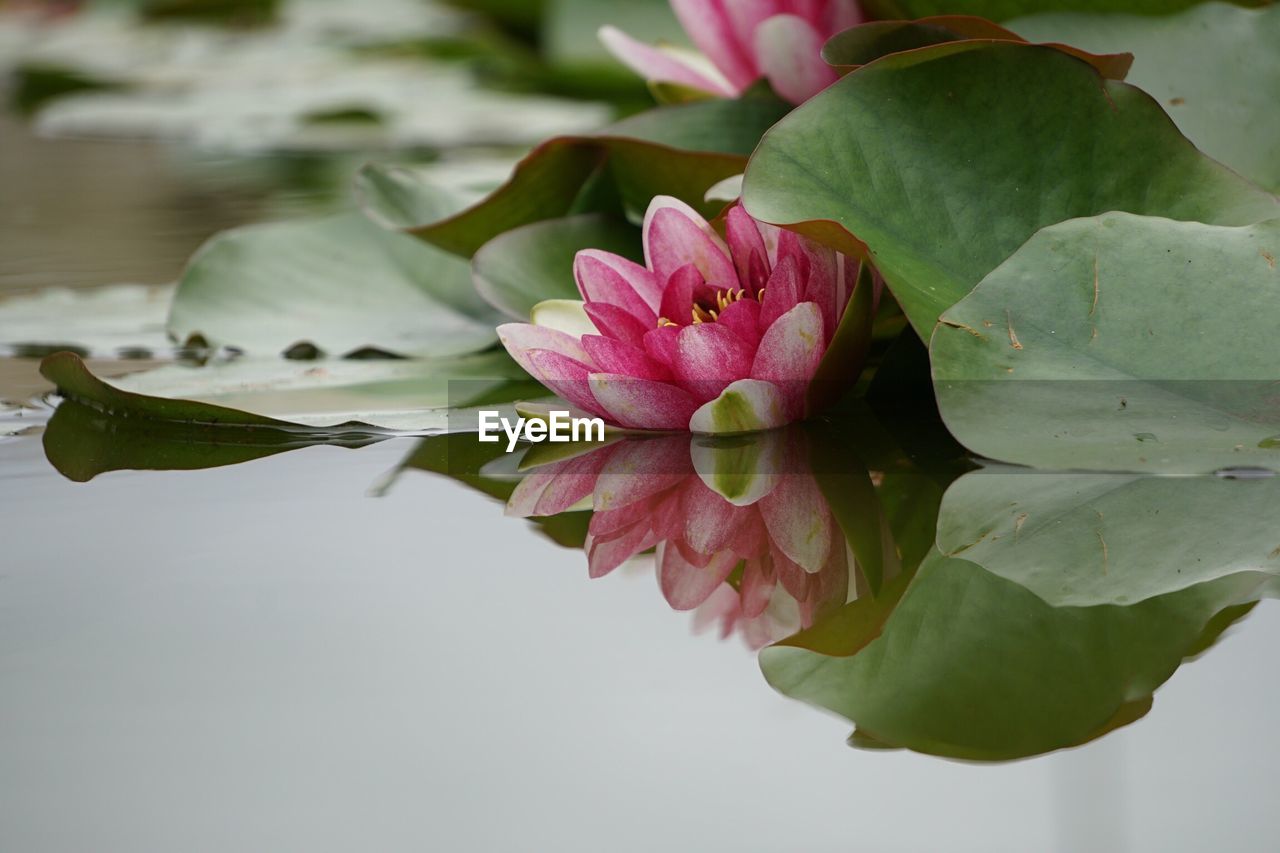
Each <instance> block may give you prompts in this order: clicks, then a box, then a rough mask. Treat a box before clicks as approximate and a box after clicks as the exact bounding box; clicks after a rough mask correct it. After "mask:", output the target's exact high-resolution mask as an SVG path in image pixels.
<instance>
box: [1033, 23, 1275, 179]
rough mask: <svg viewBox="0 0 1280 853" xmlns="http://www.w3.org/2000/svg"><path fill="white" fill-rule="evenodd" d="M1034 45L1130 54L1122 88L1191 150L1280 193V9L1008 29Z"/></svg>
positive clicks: (1039, 25)
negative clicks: (1170, 123) (1149, 105)
mask: <svg viewBox="0 0 1280 853" xmlns="http://www.w3.org/2000/svg"><path fill="white" fill-rule="evenodd" d="M1010 26H1011V27H1013V28H1014V29H1015V30H1016V31H1017V32H1018V33H1020V34H1021V35H1023V36H1026V37H1027V38H1029V39H1034V40H1038V41H1060V42H1066V43H1068V44H1072V45H1076V46H1077V47H1082V48H1085V49H1086V50H1094V51H1107V52H1113V51H1119V50H1126V51H1130V52H1131V53H1133V55H1134V62H1133V69H1132V71H1131V72H1130V74H1129V78H1128V79H1129V82H1130V83H1132V84H1134V85H1135V86H1139V87H1141V88H1142V89H1144V90H1146V91H1147V92H1149V93H1150V94H1151V96H1152V97H1154V98H1155V99H1156V100H1158V101H1159V102H1160V104H1161V105H1162V106H1163V107H1164V108H1165V109H1166V110H1167V111H1168V112H1169V116H1170V117H1171V118H1172V119H1173V120H1174V121H1175V122H1176V123H1177V125H1178V129H1179V130H1181V131H1182V132H1183V133H1185V134H1186V135H1187V138H1188V139H1190V140H1191V141H1192V142H1194V143H1195V144H1196V145H1197V146H1198V147H1199V148H1200V150H1202V151H1204V152H1205V153H1206V154H1208V155H1209V156H1211V157H1215V158H1217V159H1218V160H1220V161H1222V162H1223V163H1226V164H1227V165H1228V166H1230V167H1231V168H1233V169H1235V170H1236V171H1238V172H1240V174H1242V175H1244V176H1245V177H1247V178H1250V179H1251V180H1253V181H1256V182H1257V183H1258V184H1260V185H1261V186H1263V187H1266V188H1267V189H1269V190H1273V191H1275V190H1280V110H1278V109H1277V108H1276V106H1277V97H1278V96H1280V95H1278V93H1280V50H1277V48H1276V46H1277V45H1280V6H1270V7H1267V8H1264V9H1257V10H1254V9H1242V8H1240V7H1238V6H1231V5H1228V4H1226V3H1205V4H1203V5H1200V6H1196V7H1195V8H1192V9H1188V10H1187V11H1185V12H1182V13H1181V14H1178V15H1172V16H1170V17H1167V18H1159V19H1152V18H1149V17H1142V16H1138V15H1114V14H1111V15H1106V14H1093V15H1087V14H1067V13H1063V14H1048V15H1036V16H1034V17H1030V18H1019V19H1018V20H1016V21H1012V22H1010Z"/></svg>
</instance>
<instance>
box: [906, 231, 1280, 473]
mask: <svg viewBox="0 0 1280 853" xmlns="http://www.w3.org/2000/svg"><path fill="white" fill-rule="evenodd" d="M1277 258H1280V220H1272V221H1270V222H1265V223H1262V224H1260V225H1252V226H1245V227H1234V228H1231V227H1224V226H1217V225H1205V224H1202V223H1197V222H1173V221H1170V220H1167V219H1158V218H1149V217H1140V216H1133V215H1130V214H1124V213H1109V214H1105V215H1103V216H1099V217H1095V218H1092V219H1080V220H1075V221H1071V222H1064V223H1062V224H1060V225H1055V226H1052V227H1050V228H1046V229H1044V230H1043V231H1041V232H1039V233H1038V234H1036V235H1035V236H1034V237H1032V238H1031V240H1029V241H1028V242H1027V244H1026V245H1025V246H1023V247H1022V248H1021V249H1019V250H1018V251H1017V252H1016V253H1015V254H1014V255H1013V257H1011V258H1010V259H1009V260H1008V261H1006V262H1005V263H1004V264H1002V265H1001V266H1000V267H998V268H997V269H996V270H995V271H994V272H992V273H991V275H989V276H987V277H986V278H985V279H984V280H983V281H982V283H981V284H979V285H978V287H977V288H975V289H974V291H973V293H972V294H970V295H969V296H967V297H966V298H965V299H964V300H962V301H961V302H960V303H959V304H957V305H956V306H955V307H954V308H952V309H951V310H949V311H947V312H946V314H944V315H943V317H942V322H941V323H940V325H939V326H938V330H937V332H936V333H935V334H934V337H933V342H932V345H931V349H930V355H931V359H932V362H933V376H934V383H935V388H936V391H937V396H938V405H939V408H940V411H941V413H942V416H943V420H944V421H945V422H946V424H947V427H948V429H950V430H951V433H952V434H953V435H955V436H956V438H957V439H958V440H959V441H960V442H961V443H962V444H964V445H965V446H966V447H968V448H969V449H970V450H972V451H973V452H975V453H978V454H980V455H983V456H987V457H990V458H992V459H999V460H1001V461H1005V462H1015V463H1018V464H1025V465H1035V466H1040V467H1047V468H1057V469H1067V468H1090V469H1095V470H1098V469H1102V470H1125V471H1160V472H1166V473H1176V474H1202V473H1207V472H1212V471H1214V470H1216V469H1219V468H1229V467H1241V466H1259V467H1264V468H1271V469H1273V470H1280V456H1278V455H1277V450H1276V448H1275V447H1274V446H1273V445H1272V443H1269V441H1268V440H1269V439H1270V438H1272V437H1273V436H1276V435H1277V434H1280V403H1278V402H1277V400H1278V398H1277V394H1276V381H1277V379H1278V378H1280V367H1278V365H1280V348H1277V346H1276V345H1275V344H1274V343H1273V342H1274V341H1276V340H1277V338H1276V329H1277V328H1280V302H1277V300H1276V293H1277V288H1278V287H1280V269H1277Z"/></svg>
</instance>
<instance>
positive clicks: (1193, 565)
mask: <svg viewBox="0 0 1280 853" xmlns="http://www.w3.org/2000/svg"><path fill="white" fill-rule="evenodd" d="M1277 506H1280V477H1269V478H1264V479H1245V480H1237V479H1223V478H1219V477H1151V476H1144V475H1133V474H1057V473H1045V472H1034V471H1026V470H1022V469H988V470H983V471H975V472H973V473H971V474H967V475H966V476H964V477H962V478H961V479H960V480H958V481H957V482H955V483H954V484H952V486H951V488H949V489H948V490H947V493H946V497H945V498H944V499H943V502H942V509H941V513H940V516H939V518H938V548H939V549H940V550H941V551H942V552H943V553H944V554H947V555H949V556H954V557H963V558H964V559H965V560H969V561H970V562H973V563H977V564H979V565H981V566H982V567H983V568H984V569H986V570H987V571H989V572H992V573H994V574H997V575H999V576H1001V577H1004V578H1007V579H1009V580H1011V581H1014V582H1016V583H1018V584H1019V585H1021V586H1023V587H1026V588H1027V589H1029V590H1031V591H1032V592H1033V593H1035V594H1036V595H1037V596H1039V597H1040V598H1042V599H1043V600H1044V601H1045V602H1047V603H1049V604H1054V605H1069V606H1089V605H1095V604H1133V603H1136V602H1139V601H1143V600H1145V599H1148V598H1153V597H1155V596H1158V595H1164V594H1166V593H1170V592H1176V591H1177V590H1180V589H1185V588H1186V587H1189V586H1194V585H1196V584H1198V583H1204V582H1207V581H1214V580H1218V579H1221V578H1226V577H1233V578H1235V579H1237V580H1238V581H1239V582H1240V583H1241V585H1242V586H1243V587H1248V586H1254V587H1256V589H1257V591H1258V592H1259V593H1264V592H1265V593H1268V594H1272V595H1274V594H1276V593H1280V531H1277V530H1276V529H1275V528H1273V527H1272V526H1271V521H1272V520H1273V518H1274V508H1275V507H1277Z"/></svg>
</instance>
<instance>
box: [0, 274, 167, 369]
mask: <svg viewBox="0 0 1280 853" xmlns="http://www.w3.org/2000/svg"><path fill="white" fill-rule="evenodd" d="M172 295H173V287H172V286H152V285H142V284H119V285H110V286H107V287H97V288H92V289H81V290H70V289H65V288H47V289H44V290H41V291H39V292H38V293H33V294H24V295H20V296H9V297H7V298H4V299H0V355H3V354H9V355H22V356H30V355H47V354H48V353H50V352H54V351H57V350H73V351H75V352H78V353H79V354H80V355H83V356H97V357H117V356H121V355H125V356H130V357H135V358H145V357H148V356H153V355H156V354H158V353H167V352H169V351H170V350H171V349H172V345H171V344H170V341H169V337H168V335H166V334H165V315H166V313H167V312H168V306H169V300H170V298H171V297H172Z"/></svg>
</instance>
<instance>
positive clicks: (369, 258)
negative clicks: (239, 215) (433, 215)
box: [169, 213, 494, 356]
mask: <svg viewBox="0 0 1280 853" xmlns="http://www.w3.org/2000/svg"><path fill="white" fill-rule="evenodd" d="M493 319H494V316H493V314H492V312H491V311H490V310H489V309H488V306H486V305H484V303H483V302H482V301H481V300H480V299H479V298H478V297H477V296H476V294H475V292H474V290H473V289H472V286H471V277H470V271H469V269H468V267H467V264H466V263H465V262H464V261H462V260H460V259H458V258H455V257H453V256H451V255H449V254H447V253H445V252H441V251H440V250H439V249H435V248H432V247H430V246H423V245H422V244H421V243H419V242H418V241H415V240H410V239H408V238H406V237H405V236H403V235H401V234H397V233H395V232H393V231H388V230H386V229H384V228H381V227H380V226H378V225H375V224H374V223H373V222H371V221H369V220H368V219H367V218H366V217H364V216H362V215H360V214H355V213H352V214H343V215H339V216H334V217H330V218H327V219H321V220H314V221H312V220H304V221H296V222H281V223H273V224H269V225H253V226H249V227H247V228H240V229H236V230H233V231H228V232H225V233H223V234H220V235H218V236H217V237H214V238H213V239H212V240H211V241H210V242H209V243H207V244H206V245H205V246H204V247H203V248H202V249H201V250H200V251H199V252H198V253H197V254H196V256H195V257H194V258H193V259H192V261H191V264H190V266H188V268H187V271H186V273H185V274H184V275H183V277H182V281H181V283H180V284H179V286H178V292H177V294H176V296H175V297H174V301H173V307H172V309H171V311H170V315H169V331H170V333H171V334H172V335H174V336H175V337H177V338H178V339H179V340H186V339H188V338H190V337H192V336H199V337H201V338H203V339H204V340H206V341H208V342H209V343H211V344H214V345H229V346H234V347H237V348H239V349H241V350H245V351H247V352H251V353H255V354H269V355H276V354H278V353H280V352H282V351H284V350H286V349H288V348H289V347H291V346H293V345H295V344H298V343H299V342H306V343H310V344H313V345H314V346H316V347H318V348H319V349H320V350H322V351H323V352H326V353H329V354H332V355H345V354H347V353H349V352H352V351H356V350H361V349H367V348H373V349H378V350H382V351H385V352H392V353H398V354H414V355H437V356H441V355H456V354H459V353H465V352H472V351H475V350H478V349H484V348H485V347H487V346H489V345H490V344H492V343H493V342H494V333H493Z"/></svg>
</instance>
